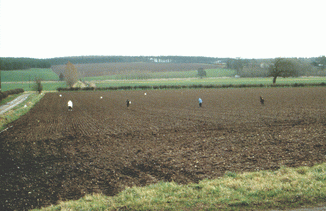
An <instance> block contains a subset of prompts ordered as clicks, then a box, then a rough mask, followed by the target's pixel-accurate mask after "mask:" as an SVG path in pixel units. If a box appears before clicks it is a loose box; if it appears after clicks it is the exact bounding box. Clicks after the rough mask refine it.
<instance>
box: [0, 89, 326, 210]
mask: <svg viewBox="0 0 326 211" xmlns="http://www.w3.org/2000/svg"><path fill="white" fill-rule="evenodd" d="M144 92H147V95H144ZM62 95H63V96H62V97H59V93H48V94H46V95H45V96H44V98H43V99H42V100H41V101H40V102H39V103H38V104H37V105H36V106H35V107H34V108H33V109H32V110H31V111H30V112H29V113H28V114H26V115H24V116H23V117H21V118H20V119H18V120H17V121H15V122H13V123H12V124H11V125H12V126H13V127H12V128H10V129H8V130H7V131H4V132H2V133H0V152H1V157H0V159H1V160H0V165H1V170H0V199H1V201H0V209H1V210H10V209H17V210H24V209H30V208H36V207H41V206H48V205H50V204H55V203H57V202H58V200H69V199H78V198H80V197H82V196H83V195H85V194H89V193H93V192H96V193H98V192H100V193H103V194H106V195H114V194H117V193H118V192H120V191H122V190H124V189H125V187H127V186H134V185H137V186H143V185H148V184H152V183H156V182H158V181H160V180H164V181H172V180H173V181H175V182H178V183H182V184H186V183H189V182H198V181H199V180H202V179H204V178H217V177H220V176H223V175H224V173H225V172H226V171H232V172H244V171H257V170H276V169H278V168H279V167H280V166H282V165H285V166H290V167H297V166H305V165H307V166H312V165H314V164H317V163H322V162H325V161H326V127H325V126H326V100H325V96H326V89H325V88H269V89H225V90H221V89H218V90H217V89H198V90H156V91H153V90H149V91H115V92H78V93H77V92H76V93H62ZM260 95H262V96H263V97H264V99H265V105H261V104H260V101H259V96H260ZM101 96H102V97H103V98H102V99H101V98H100V97H101ZM199 97H200V98H202V99H203V106H202V107H201V108H199V106H198V98H199ZM70 99H71V100H72V101H73V103H74V108H73V111H70V112H69V111H68V109H67V102H68V100H70ZM127 99H129V100H131V105H130V107H129V108H127V106H126V100H127ZM11 125H10V126H11Z"/></svg>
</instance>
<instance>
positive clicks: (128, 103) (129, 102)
mask: <svg viewBox="0 0 326 211" xmlns="http://www.w3.org/2000/svg"><path fill="white" fill-rule="evenodd" d="M130 104H131V101H130V100H128V99H127V107H129V105H130Z"/></svg>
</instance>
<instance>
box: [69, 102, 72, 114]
mask: <svg viewBox="0 0 326 211" xmlns="http://www.w3.org/2000/svg"><path fill="white" fill-rule="evenodd" d="M68 111H72V101H71V100H69V101H68Z"/></svg>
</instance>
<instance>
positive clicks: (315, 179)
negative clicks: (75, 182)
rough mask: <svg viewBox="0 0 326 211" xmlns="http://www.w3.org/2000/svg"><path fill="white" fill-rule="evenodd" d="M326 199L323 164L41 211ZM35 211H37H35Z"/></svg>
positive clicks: (287, 204) (289, 204) (249, 205)
mask: <svg viewBox="0 0 326 211" xmlns="http://www.w3.org/2000/svg"><path fill="white" fill-rule="evenodd" d="M325 198H326V163H323V164H319V165H315V166H313V167H299V168H286V167H281V168H280V169H279V170H277V171H275V172H272V171H259V172H251V173H242V174H237V173H234V172H227V173H226V174H225V175H224V176H223V177H222V178H218V179H214V180H203V181H200V182H199V183H198V184H188V185H179V184H176V183H174V182H160V183H157V184H154V185H150V186H146V187H132V188H127V189H126V190H124V191H122V192H121V193H119V194H118V195H116V196H113V197H109V196H105V195H101V194H93V195H86V196H84V197H83V198H81V199H79V200H76V201H66V202H60V203H59V204H58V205H55V206H50V207H47V208H43V209H40V210H50V211H52V210H216V209H221V210H253V209H255V210H256V209H258V210H264V209H272V208H277V209H284V208H295V207H299V206H302V205H310V206H313V205H316V204H318V203H320V202H325ZM36 210H39V209H36Z"/></svg>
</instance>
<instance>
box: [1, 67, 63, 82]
mask: <svg viewBox="0 0 326 211" xmlns="http://www.w3.org/2000/svg"><path fill="white" fill-rule="evenodd" d="M35 78H41V79H42V80H44V81H58V80H59V76H58V75H57V74H56V73H54V72H53V71H52V70H51V69H50V68H48V69H42V68H31V69H28V70H11V71H4V70H2V71H1V82H21V81H25V82H28V81H34V80H35Z"/></svg>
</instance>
